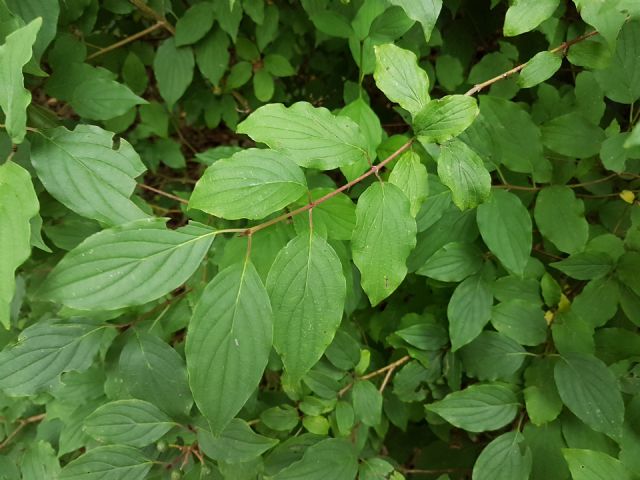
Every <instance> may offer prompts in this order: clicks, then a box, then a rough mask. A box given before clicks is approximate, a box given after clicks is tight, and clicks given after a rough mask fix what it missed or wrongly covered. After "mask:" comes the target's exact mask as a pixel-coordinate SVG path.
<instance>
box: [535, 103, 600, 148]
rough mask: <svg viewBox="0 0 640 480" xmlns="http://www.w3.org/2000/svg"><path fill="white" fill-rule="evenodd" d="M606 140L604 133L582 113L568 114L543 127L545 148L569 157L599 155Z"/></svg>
mask: <svg viewBox="0 0 640 480" xmlns="http://www.w3.org/2000/svg"><path fill="white" fill-rule="evenodd" d="M604 139H605V135H604V131H603V130H602V129H601V128H600V127H599V126H597V125H595V124H594V123H592V122H591V121H590V120H588V119H587V118H586V117H584V116H583V115H582V114H580V113H575V112H573V113H567V114H566V115H562V116H560V117H556V118H553V119H552V120H550V121H549V122H547V123H545V124H544V125H543V126H542V143H544V146H545V147H547V148H549V149H551V150H553V151H554V152H557V153H560V154H562V155H566V156H568V157H577V158H587V157H591V156H593V155H597V154H598V153H600V147H601V145H602V142H603V141H604Z"/></svg>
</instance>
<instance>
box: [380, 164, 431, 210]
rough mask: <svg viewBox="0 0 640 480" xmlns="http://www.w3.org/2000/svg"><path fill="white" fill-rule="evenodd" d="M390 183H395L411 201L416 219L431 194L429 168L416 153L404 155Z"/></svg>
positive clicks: (395, 167)
mask: <svg viewBox="0 0 640 480" xmlns="http://www.w3.org/2000/svg"><path fill="white" fill-rule="evenodd" d="M389 183H393V184H394V185H396V186H397V187H398V188H399V189H400V190H402V191H403V192H404V194H405V195H406V196H407V198H408V199H409V203H410V204H411V216H413V217H415V216H416V215H417V214H418V212H419V211H420V207H421V206H422V203H423V202H424V200H425V198H427V195H428V194H429V179H428V176H427V168H426V167H425V166H424V164H423V163H422V162H421V161H420V157H419V156H418V154H417V153H415V152H406V153H404V154H403V155H402V156H401V157H400V159H399V160H398V163H396V165H395V166H394V167H393V170H392V171H391V175H389Z"/></svg>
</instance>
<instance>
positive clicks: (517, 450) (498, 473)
mask: <svg viewBox="0 0 640 480" xmlns="http://www.w3.org/2000/svg"><path fill="white" fill-rule="evenodd" d="M532 464H533V461H532V455H531V449H530V448H529V447H528V446H527V445H526V444H525V438H524V436H523V435H522V434H521V433H520V432H507V433H503V434H502V435H500V436H499V437H496V438H494V439H493V440H492V441H491V442H490V443H489V445H487V446H486V447H484V449H483V450H482V452H481V453H480V456H479V457H478V459H477V460H476V463H475V465H474V466H473V477H472V478H473V480H528V479H529V474H530V473H531V467H532Z"/></svg>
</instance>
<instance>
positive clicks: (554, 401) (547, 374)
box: [523, 357, 562, 425]
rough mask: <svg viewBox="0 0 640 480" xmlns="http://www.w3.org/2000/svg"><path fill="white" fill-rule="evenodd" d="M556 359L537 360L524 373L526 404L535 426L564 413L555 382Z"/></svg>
mask: <svg viewBox="0 0 640 480" xmlns="http://www.w3.org/2000/svg"><path fill="white" fill-rule="evenodd" d="M554 365H555V359H553V358H548V357H547V358H536V359H534V360H533V361H532V363H531V365H530V366H529V367H528V368H527V369H526V370H525V371H524V380H525V389H524V391H523V394H524V403H525V405H526V407H527V415H529V418H530V419H531V422H532V423H533V424H535V425H543V424H546V423H549V422H552V421H553V420H555V419H556V418H557V417H558V415H560V412H561V411H562V399H561V398H560V395H559V394H558V389H557V388H556V385H555V382H554V380H553V370H554Z"/></svg>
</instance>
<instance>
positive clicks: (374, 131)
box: [339, 97, 382, 180]
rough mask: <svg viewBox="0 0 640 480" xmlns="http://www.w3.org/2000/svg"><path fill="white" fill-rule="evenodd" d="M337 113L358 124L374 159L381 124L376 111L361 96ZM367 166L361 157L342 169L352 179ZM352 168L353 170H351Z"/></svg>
mask: <svg viewBox="0 0 640 480" xmlns="http://www.w3.org/2000/svg"><path fill="white" fill-rule="evenodd" d="M339 115H341V116H346V117H349V118H350V119H351V120H353V121H354V122H356V123H357V124H358V126H359V127H360V130H361V132H362V135H363V136H364V138H365V140H366V142H367V145H368V146H369V150H368V151H369V158H370V159H371V160H373V159H375V158H376V149H377V148H378V146H379V145H380V143H381V142H382V126H381V125H380V120H379V119H378V116H377V115H376V113H375V112H374V111H373V110H372V109H371V107H370V106H369V105H367V104H366V103H365V101H364V100H363V99H362V98H360V97H358V98H357V99H355V100H354V101H353V102H351V103H349V104H348V105H346V106H345V107H344V108H343V109H342V110H340V114H339ZM367 168H369V163H368V162H367V161H366V159H361V160H360V161H358V162H357V163H352V164H351V165H347V166H346V167H343V169H342V171H343V172H344V174H345V176H346V177H347V179H348V180H353V179H354V178H356V177H357V176H358V175H360V174H361V173H362V172H363V171H365V170H366V169H367ZM352 170H354V171H353V172H352Z"/></svg>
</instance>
